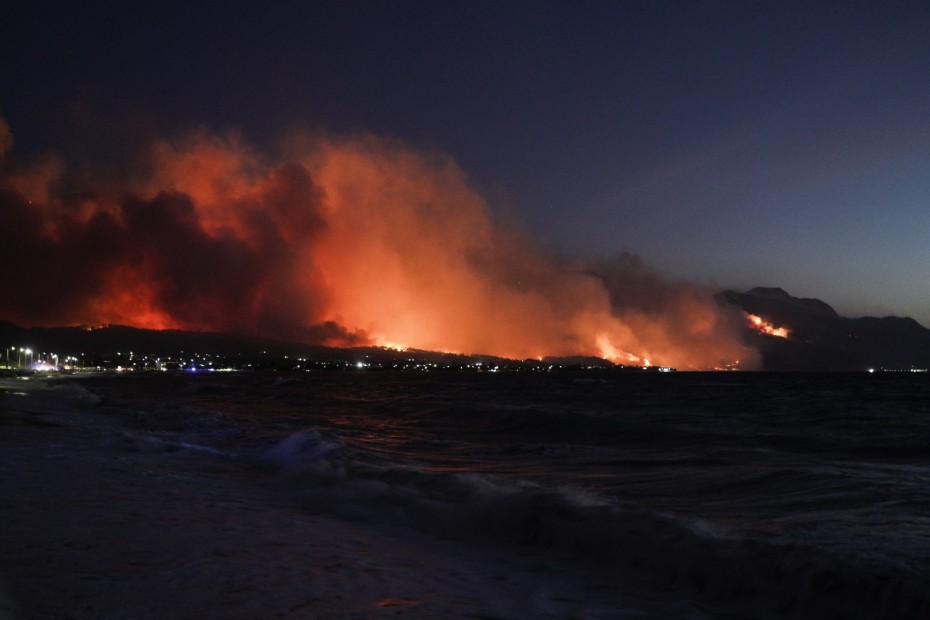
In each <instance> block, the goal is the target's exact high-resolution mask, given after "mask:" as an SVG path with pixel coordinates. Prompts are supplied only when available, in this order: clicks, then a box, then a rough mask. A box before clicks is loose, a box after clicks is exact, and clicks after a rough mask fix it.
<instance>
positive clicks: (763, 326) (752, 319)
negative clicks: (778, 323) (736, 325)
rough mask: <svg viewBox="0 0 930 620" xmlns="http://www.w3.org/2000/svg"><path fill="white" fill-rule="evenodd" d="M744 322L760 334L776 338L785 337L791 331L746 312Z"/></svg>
mask: <svg viewBox="0 0 930 620" xmlns="http://www.w3.org/2000/svg"><path fill="white" fill-rule="evenodd" d="M746 324H747V325H748V326H749V327H750V329H754V330H756V331H757V332H759V333H760V334H768V335H769V336H776V337H778V338H787V337H788V335H789V334H790V333H791V331H790V330H789V329H788V328H787V327H775V325H773V324H772V323H770V322H769V321H766V320H765V319H763V318H762V317H761V316H758V315H756V314H750V313H748V312H747V313H746Z"/></svg>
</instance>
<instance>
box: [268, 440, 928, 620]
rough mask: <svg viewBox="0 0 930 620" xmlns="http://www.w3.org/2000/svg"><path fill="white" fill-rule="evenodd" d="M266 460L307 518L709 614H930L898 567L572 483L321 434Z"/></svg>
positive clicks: (286, 445)
mask: <svg viewBox="0 0 930 620" xmlns="http://www.w3.org/2000/svg"><path fill="white" fill-rule="evenodd" d="M267 458H268V459H269V460H270V461H272V462H274V463H276V464H277V465H278V466H279V467H281V471H282V476H283V478H284V479H285V480H286V481H287V483H288V485H289V488H290V489H291V490H292V492H294V493H296V494H297V495H298V496H299V497H300V499H301V502H302V504H303V505H304V506H305V507H306V508H307V509H308V510H311V511H314V512H321V513H326V514H331V515H334V516H338V517H341V518H346V519H352V520H363V521H387V522H390V523H401V524H405V525H409V526H412V527H416V528H418V529H421V530H424V531H428V532H431V533H433V534H436V535H439V536H442V537H446V538H452V539H459V540H462V539H464V540H473V541H482V542H486V543H494V544H503V545H510V546H518V547H521V548H526V549H528V550H531V551H532V552H534V553H540V554H544V555H546V556H547V557H551V558H553V559H555V560H558V561H562V562H571V563H574V564H578V565H581V566H582V567H586V568H590V569H593V570H597V571H599V572H601V573H603V572H604V571H608V572H610V573H611V574H614V575H616V576H617V577H618V579H619V581H620V582H622V583H627V584H632V585H633V586H635V587H636V588H638V589H646V590H650V591H653V592H657V593H661V592H673V593H675V595H676V596H682V597H685V598H689V599H692V600H694V601H696V602H697V603H699V604H701V605H703V606H706V607H707V608H708V609H709V610H712V611H713V612H714V613H712V614H711V615H715V614H716V613H723V614H735V616H734V617H772V618H887V619H891V618H895V619H904V618H924V617H930V593H928V592H927V590H926V588H925V584H923V583H922V582H921V580H920V579H919V578H918V577H917V576H915V575H913V574H909V573H908V572H906V571H903V570H899V569H897V568H895V567H893V566H874V565H867V564H864V563H861V562H858V561H857V560H856V559H855V558H850V557H845V556H841V555H839V554H837V553H835V552H831V551H828V550H825V549H822V548H818V547H815V546H812V545H802V544H778V543H774V542H766V541H759V540H750V539H747V538H743V537H741V536H740V535H739V534H738V533H737V532H734V531H733V530H731V529H729V528H726V527H724V526H720V525H718V524H715V523H713V522H712V521H709V520H695V519H694V518H679V517H676V516H675V515H670V514H656V513H651V512H648V511H641V510H629V509H626V508H625V507H624V506H623V505H622V503H620V502H618V501H617V500H616V499H613V498H608V497H604V496H601V495H598V494H596V493H590V492H587V491H585V490H584V489H580V488H576V487H570V486H565V487H547V486H544V485H541V484H538V483H535V482H530V481H525V480H513V479H500V478H497V477H494V476H489V475H483V474H477V473H447V472H435V471H428V470H424V469H422V468H420V467H418V466H416V464H414V463H408V464H404V463H396V462H395V463H388V462H385V461H384V460H382V459H379V458H374V457H373V456H372V455H371V454H366V453H365V452H363V451H359V450H356V449H353V448H351V447H349V446H347V445H345V444H342V443H339V442H338V441H334V440H331V439H327V438H325V437H324V436H322V435H321V434H320V433H318V432H316V431H302V432H300V433H297V434H295V435H292V436H290V437H288V438H286V439H284V440H282V441H281V442H280V443H278V444H277V445H276V446H274V447H273V448H272V449H271V450H270V451H269V452H268V453H267ZM660 595H661V594H657V596H660Z"/></svg>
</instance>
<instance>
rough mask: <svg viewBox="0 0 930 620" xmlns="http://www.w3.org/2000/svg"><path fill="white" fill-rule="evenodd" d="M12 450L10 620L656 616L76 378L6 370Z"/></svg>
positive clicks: (0, 602)
mask: <svg viewBox="0 0 930 620" xmlns="http://www.w3.org/2000/svg"><path fill="white" fill-rule="evenodd" d="M0 446H2V449H0V498H3V499H2V500H0V523H2V524H3V527H2V533H0V556H2V557H3V564H2V566H0V615H3V617H5V618H6V617H9V618H12V619H16V620H27V619H44V618H76V619H79V618H88V619H89V618H153V619H154V618H192V619H193V618H334V619H335V618H380V617H389V616H390V617H396V616H397V615H402V616H403V617H407V618H455V617H477V618H500V619H503V618H514V619H516V618H531V617H553V618H570V617H586V618H625V617H631V618H632V617H638V618H643V617H650V616H651V614H649V613H644V610H643V608H642V607H640V606H639V605H635V606H630V605H629V602H630V601H629V600H626V601H625V602H623V603H621V600H620V596H619V594H617V593H615V592H613V591H611V590H610V589H605V586H604V584H597V583H591V582H588V581H587V579H586V577H585V575H583V574H581V573H578V572H572V571H566V570H564V569H561V568H558V567H554V566H552V565H549V564H547V563H545V562H542V561H540V559H539V558H534V557H532V556H530V555H522V554H518V553H512V552H511V551H508V550H506V549H501V548H497V547H491V546H482V545H474V544H468V543H463V542H458V541H450V540H442V539H437V538H435V537H433V536H431V535H427V534H424V533H422V532H417V531H413V530H409V529H405V528H400V527H391V526H385V525H383V524H371V523H364V522H351V521H344V520H337V519H335V518H332V517H329V516H326V515H325V514H316V513H312V512H310V511H307V510H303V509H301V508H300V507H299V506H297V505H295V503H294V502H293V500H290V499H288V498H287V496H286V495H285V494H283V493H282V491H281V489H280V488H278V487H280V484H276V483H275V480H276V477H275V474H274V473H273V472H271V471H268V470H265V471H263V470H259V469H257V468H249V467H247V466H246V465H245V464H243V463H240V462H236V461H234V460H232V459H228V458H223V457H218V456H216V455H211V454H204V453H202V452H196V451H190V450H177V449H174V450H170V451H169V450H166V449H164V448H161V449H160V448H159V447H158V446H157V445H155V446H153V445H152V444H147V443H145V442H144V441H141V440H140V437H139V436H138V433H135V431H131V430H128V429H127V428H126V427H125V426H124V425H123V424H121V421H120V420H119V419H118V416H114V415H110V414H106V413H103V412H101V411H98V410H96V409H95V405H94V399H93V396H92V395H90V394H89V393H87V392H86V391H83V392H82V388H79V387H78V388H77V389H74V383H73V382H71V381H67V380H56V381H42V380H35V379H32V380H29V381H17V380H3V381H0ZM278 482H280V481H278ZM646 606H647V607H651V606H652V605H650V604H648V603H646ZM662 607H663V608H664V609H663V610H662V612H661V614H660V615H659V617H685V616H686V615H689V614H693V613H694V611H695V610H694V609H693V608H690V606H684V605H682V604H674V603H670V604H669V605H662ZM685 607H688V608H689V609H685ZM679 614H680V616H679Z"/></svg>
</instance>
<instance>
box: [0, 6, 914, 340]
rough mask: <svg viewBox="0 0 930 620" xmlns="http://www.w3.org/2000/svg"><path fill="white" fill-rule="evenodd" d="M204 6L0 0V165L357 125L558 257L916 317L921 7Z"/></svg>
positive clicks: (82, 162) (109, 164)
mask: <svg viewBox="0 0 930 620" xmlns="http://www.w3.org/2000/svg"><path fill="white" fill-rule="evenodd" d="M207 4H208V3H171V2H145V3H132V2H112V3H100V2H96V3H94V2H74V3H70V2H68V3H65V2H61V3H50V2H40V1H30V2H22V1H18V0H14V1H13V2H6V3H4V4H3V7H2V8H0V33H2V36H0V53H2V57H3V62H2V63H0V88H2V91H0V116H2V117H3V118H5V119H6V121H7V123H8V124H9V126H10V128H11V130H12V134H13V136H14V139H15V144H14V146H13V149H12V150H10V151H9V153H8V154H7V157H6V160H5V164H8V163H10V162H13V164H15V163H17V162H24V161H29V160H35V159H36V158H38V157H41V156H42V155H43V154H44V153H47V152H48V151H50V150H53V151H54V152H56V153H57V154H59V156H60V157H62V158H63V159H64V160H66V161H68V162H69V165H71V166H73V167H74V168H75V169H77V170H78V171H80V170H81V169H82V168H85V167H87V168H89V167H94V168H97V169H100V170H111V171H113V175H112V177H113V178H118V176H119V174H120V173H125V170H122V171H121V170H120V168H125V167H127V166H129V165H130V164H131V157H129V156H128V155H127V154H131V153H133V152H134V151H136V150H137V149H139V148H141V146H142V145H143V144H144V143H146V142H147V141H150V140H152V139H154V138H157V137H163V136H173V135H179V134H181V133H183V132H187V131H190V130H192V129H193V128H196V127H206V128H208V129H209V130H210V131H214V132H222V131H226V130H230V129H234V130H237V131H239V132H241V134H242V135H243V136H244V137H245V138H246V139H247V140H248V141H249V142H250V143H252V144H255V145H258V147H260V148H263V149H269V150H270V149H274V148H276V145H278V144H280V141H281V140H282V138H283V137H284V136H286V135H288V132H290V131H292V130H293V129H295V128H298V129H301V130H304V131H313V132H331V133H334V134H352V133H357V132H370V133H373V134H375V135H378V136H385V137H390V138H396V139H398V140H401V141H403V142H404V143H406V144H407V145H409V146H411V147H412V148H415V149H418V150H422V151H439V152H443V153H446V154H448V155H449V156H451V157H452V158H454V159H455V160H456V161H457V162H458V164H459V165H460V166H461V167H462V168H463V169H464V170H465V171H466V172H467V173H468V175H469V180H470V183H471V184H472V185H473V186H474V187H476V188H477V189H478V191H480V192H481V193H482V195H484V196H485V197H486V198H487V200H488V201H489V203H490V204H491V205H492V208H493V209H494V210H495V212H496V213H498V214H500V216H501V217H503V218H506V219H510V220H515V221H518V222H520V223H521V226H523V227H525V228H526V229H528V231H530V233H531V234H532V235H533V236H536V237H538V238H540V239H541V240H542V243H543V244H544V245H545V246H546V247H548V248H549V249H551V251H553V252H555V253H558V254H561V255H563V256H565V257H576V256H603V257H609V256H611V255H613V254H615V253H617V252H619V251H628V252H631V253H634V254H637V255H639V256H640V257H642V258H643V259H644V260H645V261H646V262H647V263H648V264H650V265H652V266H653V267H655V268H656V269H658V270H659V271H661V272H663V273H665V274H667V275H668V276H670V277H672V278H684V279H687V280H691V281H694V282H697V283H700V284H708V283H711V284H718V285H720V286H723V287H734V288H738V289H745V288H749V287H752V286H781V287H782V288H785V289H786V290H788V291H789V292H790V293H792V294H794V295H796V296H812V297H819V298H822V299H823V300H825V301H827V302H828V303H831V304H833V305H834V306H835V307H836V308H837V309H838V310H839V311H840V312H841V313H844V314H847V315H851V316H858V315H861V314H882V315H884V314H898V315H909V316H913V317H914V318H916V319H918V320H919V321H920V322H921V323H923V324H924V325H925V326H930V296H928V284H927V283H928V282H930V35H928V33H930V3H927V2H677V3H674V2H673V3H669V2H659V1H648V2H645V1H644V2H599V3H586V2H558V3H556V2H542V1H537V2H341V1H340V2H271V3H242V2H240V3H209V7H208V6H207ZM103 177H106V175H103ZM78 178H80V175H78V174H76V175H75V179H78ZM72 183H73V184H74V187H73V188H71V189H74V190H75V191H79V190H88V189H95V190H99V189H108V188H99V187H96V188H87V187H82V186H81V185H80V182H79V181H77V180H75V181H73V182H72Z"/></svg>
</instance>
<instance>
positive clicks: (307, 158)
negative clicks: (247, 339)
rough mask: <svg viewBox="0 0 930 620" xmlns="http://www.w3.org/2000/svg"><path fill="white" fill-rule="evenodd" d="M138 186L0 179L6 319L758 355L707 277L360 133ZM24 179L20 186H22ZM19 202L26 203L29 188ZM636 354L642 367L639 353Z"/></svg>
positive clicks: (175, 157) (746, 360) (196, 163)
mask: <svg viewBox="0 0 930 620" xmlns="http://www.w3.org/2000/svg"><path fill="white" fill-rule="evenodd" d="M150 161H151V170H150V173H149V174H148V175H147V176H146V178H145V180H144V181H143V182H142V183H141V184H137V186H136V187H134V188H133V191H132V192H127V193H125V194H122V195H114V194H112V193H110V194H107V195H103V194H93V193H86V194H81V195H74V194H72V195H65V196H63V197H62V196H55V195H54V192H51V191H48V190H46V191H45V192H44V193H43V192H42V191H39V190H38V189H37V188H36V187H34V186H35V185H36V183H35V180H36V179H40V178H43V175H45V176H46V177H51V176H53V175H51V174H50V173H49V171H48V170H46V171H45V172H41V171H39V172H34V173H32V175H31V176H30V174H29V173H28V172H29V171H28V170H26V171H17V172H16V173H15V174H13V173H11V174H8V175H7V176H6V177H5V178H4V179H3V180H0V201H2V202H0V209H2V213H3V216H4V220H5V222H8V223H9V225H7V226H5V227H4V230H3V232H0V259H2V260H3V261H4V264H5V265H8V266H9V265H12V264H17V265H22V268H21V269H11V268H9V267H7V268H6V269H5V270H4V271H3V272H2V275H0V278H2V279H0V285H2V286H3V287H4V290H5V291H8V292H9V291H16V293H14V294H8V295H6V296H4V297H3V298H2V299H0V315H2V316H4V317H6V318H8V319H11V320H14V321H17V322H22V323H26V324H46V325H47V324H58V323H122V324H128V325H134V326H138V327H148V328H156V329H160V328H184V329H197V330H220V331H236V332H243V333H249V334H257V335H264V336H272V337H277V338H290V339H296V340H300V341H304V342H319V343H323V344H330V345H352V344H368V343H374V344H388V343H390V344H391V345H392V346H406V347H415V348H422V349H434V350H443V351H456V352H462V353H487V354H496V355H501V356H507V357H515V358H526V357H540V356H546V355H598V356H602V357H607V358H608V359H611V360H612V361H616V362H621V363H638V364H645V363H651V364H656V365H668V366H676V367H679V368H713V367H716V366H719V365H722V364H732V363H734V362H735V361H736V360H741V364H742V366H743V367H753V366H754V365H756V364H757V363H758V356H757V354H756V352H755V351H754V350H752V349H749V348H747V347H746V346H745V345H744V344H743V343H742V342H741V340H740V337H739V332H740V327H741V324H740V323H741V319H740V317H739V316H738V315H735V314H733V313H731V312H730V311H729V310H727V309H724V308H721V307H720V306H719V305H718V304H717V303H716V302H715V301H714V300H713V298H712V297H711V295H710V294H709V292H708V291H705V290H703V289H700V288H698V287H695V286H693V285H689V284H686V283H669V282H667V281H665V280H664V279H663V278H661V277H659V276H658V275H657V274H655V273H654V272H652V271H651V270H649V269H648V268H647V267H645V266H644V265H643V264H642V263H641V262H640V261H638V260H637V259H635V258H634V257H630V256H626V255H624V256H621V257H619V258H617V259H615V260H613V261H600V262H597V263H573V264H570V263H566V262H564V261H558V260H555V259H553V258H552V257H550V256H548V255H547V254H546V253H545V252H544V251H542V250H540V249H539V248H537V247H536V246H535V245H534V244H533V243H532V242H531V241H529V240H527V239H526V237H525V236H523V235H520V234H519V233H518V232H516V231H514V230H512V229H510V228H508V227H506V226H503V225H500V224H499V223H497V222H496V221H495V219H494V217H493V214H492V213H491V212H490V210H489V208H488V205H487V204H486V202H485V201H484V199H483V198H482V197H481V196H480V195H479V194H478V193H477V192H476V191H475V190H474V189H473V188H472V187H471V186H470V185H469V183H468V180H467V178H466V175H465V174H464V173H463V171H462V170H461V169H460V168H459V167H458V166H457V165H456V164H455V163H454V162H453V161H452V160H451V159H450V158H448V157H446V156H443V155H438V154H435V153H430V154H423V153H419V152H415V151H413V150H411V149H409V148H406V147H404V146H403V145H400V144H398V143H396V142H391V141H386V140H381V139H377V138H374V137H356V138H351V139H341V140H336V139H326V140H322V139H321V140H315V141H312V142H311V143H310V145H309V146H307V147H305V148H304V149H302V150H301V151H300V152H299V153H297V154H296V155H294V156H292V157H289V158H287V159H286V160H285V161H283V162H282V161H273V160H271V159H269V158H268V157H267V156H265V155H263V154H261V153H258V152H256V151H255V150H254V149H252V148H251V147H249V146H248V145H247V144H245V142H244V141H243V140H241V139H240V138H237V137H235V136H225V137H218V136H214V135H210V134H207V133H201V134H198V135H195V136H193V137H191V138H189V139H188V140H187V141H184V142H181V143H168V142H160V143H157V144H155V145H154V146H153V147H152V150H151V156H150ZM24 178H29V179H32V181H31V182H30V183H29V186H30V188H31V189H30V190H29V194H30V196H28V197H27V195H26V191H25V190H24V189H23V188H24V182H23V181H21V180H20V181H18V180H17V179H24ZM30 201H32V202H30ZM646 360H648V362H647V361H646Z"/></svg>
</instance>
